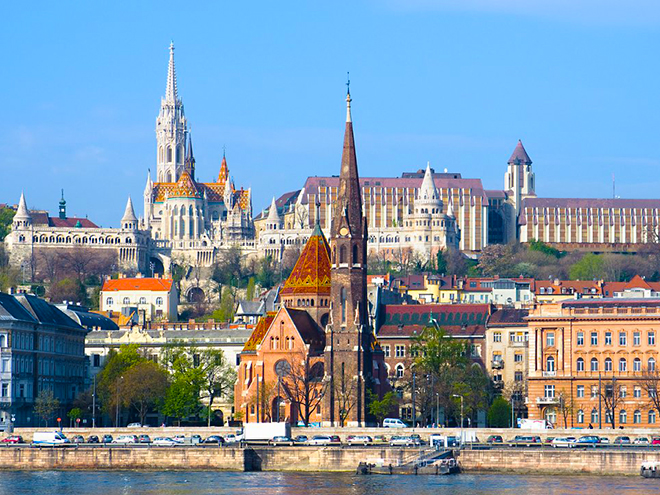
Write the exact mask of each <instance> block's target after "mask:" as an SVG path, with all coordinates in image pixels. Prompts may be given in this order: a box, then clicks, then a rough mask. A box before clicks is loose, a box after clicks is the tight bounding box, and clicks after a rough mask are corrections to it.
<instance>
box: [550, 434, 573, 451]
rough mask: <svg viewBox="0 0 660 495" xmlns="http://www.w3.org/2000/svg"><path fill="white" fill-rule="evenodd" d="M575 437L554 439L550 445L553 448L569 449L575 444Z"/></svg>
mask: <svg viewBox="0 0 660 495" xmlns="http://www.w3.org/2000/svg"><path fill="white" fill-rule="evenodd" d="M575 440H576V438H575V437H555V438H553V439H552V442H551V445H552V446H553V447H554V448H556V449H557V448H562V447H563V448H567V449H570V448H571V447H573V445H574V444H575Z"/></svg>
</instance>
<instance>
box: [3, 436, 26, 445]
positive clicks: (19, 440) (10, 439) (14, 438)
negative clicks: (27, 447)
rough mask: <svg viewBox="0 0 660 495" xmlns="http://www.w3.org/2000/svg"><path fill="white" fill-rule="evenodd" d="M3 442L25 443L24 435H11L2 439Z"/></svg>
mask: <svg viewBox="0 0 660 495" xmlns="http://www.w3.org/2000/svg"><path fill="white" fill-rule="evenodd" d="M0 442H2V443H25V442H23V437H22V436H20V435H11V436H9V437H7V438H3V439H2V440H0Z"/></svg>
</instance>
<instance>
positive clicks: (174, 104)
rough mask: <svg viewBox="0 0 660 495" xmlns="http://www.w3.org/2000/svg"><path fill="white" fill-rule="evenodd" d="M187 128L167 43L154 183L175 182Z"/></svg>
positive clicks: (171, 56)
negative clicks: (165, 84) (168, 60)
mask: <svg viewBox="0 0 660 495" xmlns="http://www.w3.org/2000/svg"><path fill="white" fill-rule="evenodd" d="M187 132H188V125H187V121H186V117H185V115H184V111H183V103H182V102H181V99H180V98H179V90H178V86H177V80H176V70H175V68H174V43H171V44H170V62H169V66H168V68H167V87H166V88H165V96H164V97H163V98H162V99H161V102H160V112H159V114H158V118H157V119H156V140H157V150H156V153H157V155H156V157H157V161H156V163H157V168H156V182H176V181H177V180H178V179H179V176H180V175H181V173H182V172H183V169H184V163H183V162H184V158H185V156H184V155H185V146H186V134H187Z"/></svg>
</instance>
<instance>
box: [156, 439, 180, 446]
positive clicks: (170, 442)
mask: <svg viewBox="0 0 660 495" xmlns="http://www.w3.org/2000/svg"><path fill="white" fill-rule="evenodd" d="M153 445H155V446H157V447H174V446H176V445H181V444H180V443H179V442H175V441H174V440H172V439H171V438H170V437H158V438H155V439H154V442H153Z"/></svg>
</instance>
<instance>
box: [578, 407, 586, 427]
mask: <svg viewBox="0 0 660 495" xmlns="http://www.w3.org/2000/svg"><path fill="white" fill-rule="evenodd" d="M577 422H578V423H579V424H582V423H584V411H583V410H582V409H579V410H578V412H577Z"/></svg>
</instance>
